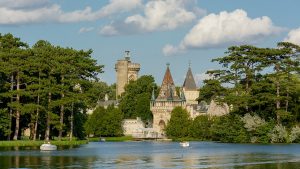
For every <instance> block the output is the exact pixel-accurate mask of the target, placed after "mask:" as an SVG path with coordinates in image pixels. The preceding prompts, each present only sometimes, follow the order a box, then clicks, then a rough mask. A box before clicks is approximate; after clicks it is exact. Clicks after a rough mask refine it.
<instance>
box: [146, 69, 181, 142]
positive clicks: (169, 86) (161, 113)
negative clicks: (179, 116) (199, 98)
mask: <svg viewBox="0 0 300 169" xmlns="http://www.w3.org/2000/svg"><path fill="white" fill-rule="evenodd" d="M177 106H181V107H185V97H184V94H183V92H181V96H177V94H176V88H175V84H174V81H173V78H172V75H171V72H170V68H169V64H168V65H167V70H166V72H165V76H164V79H163V81H162V84H161V88H160V91H159V95H158V97H157V98H155V96H154V91H153V92H152V97H151V102H150V109H151V111H152V114H153V129H154V131H155V132H157V133H158V134H159V135H158V137H164V129H165V127H166V125H167V123H168V121H169V120H170V118H171V112H172V110H173V109H174V107H177Z"/></svg>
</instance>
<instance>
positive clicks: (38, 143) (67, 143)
mask: <svg viewBox="0 0 300 169" xmlns="http://www.w3.org/2000/svg"><path fill="white" fill-rule="evenodd" d="M44 143H45V141H32V140H15V141H13V140H11V141H0V147H34V146H41V145H42V144H44ZM51 144H53V145H57V146H75V145H82V144H88V141H87V140H72V141H69V140H67V141H59V140H52V141H51Z"/></svg>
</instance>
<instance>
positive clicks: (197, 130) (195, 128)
mask: <svg viewBox="0 0 300 169" xmlns="http://www.w3.org/2000/svg"><path fill="white" fill-rule="evenodd" d="M211 125H212V120H211V119H209V117H208V116H207V115H201V116H198V117H196V118H195V119H194V120H193V122H192V125H191V127H190V136H191V137H193V138H197V139H201V140H210V139H211V133H210V127H211Z"/></svg>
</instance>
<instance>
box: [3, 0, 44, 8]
mask: <svg viewBox="0 0 300 169" xmlns="http://www.w3.org/2000/svg"><path fill="white" fill-rule="evenodd" d="M48 3H49V0H13V1H12V0H0V7H2V8H4V7H5V8H15V9H18V8H33V7H39V6H44V5H46V4H48Z"/></svg>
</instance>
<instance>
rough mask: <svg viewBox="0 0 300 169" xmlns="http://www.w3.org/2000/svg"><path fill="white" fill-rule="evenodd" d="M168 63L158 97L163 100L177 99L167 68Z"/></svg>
mask: <svg viewBox="0 0 300 169" xmlns="http://www.w3.org/2000/svg"><path fill="white" fill-rule="evenodd" d="M169 66H170V64H167V70H166V72H165V76H164V79H163V81H162V84H161V88H160V91H159V95H158V97H157V98H158V99H165V100H178V99H179V97H178V96H177V94H176V88H175V85H174V81H173V78H172V75H171V71H170V68H169Z"/></svg>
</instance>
